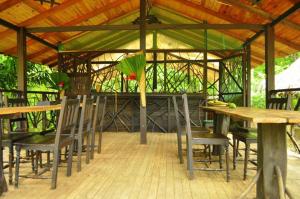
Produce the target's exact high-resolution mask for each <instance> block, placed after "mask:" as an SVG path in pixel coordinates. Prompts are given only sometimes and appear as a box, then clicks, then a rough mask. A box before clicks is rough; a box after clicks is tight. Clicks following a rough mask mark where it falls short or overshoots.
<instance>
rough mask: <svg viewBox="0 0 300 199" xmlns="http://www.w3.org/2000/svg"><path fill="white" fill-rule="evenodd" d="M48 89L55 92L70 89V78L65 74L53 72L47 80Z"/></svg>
mask: <svg viewBox="0 0 300 199" xmlns="http://www.w3.org/2000/svg"><path fill="white" fill-rule="evenodd" d="M48 83H49V84H50V88H52V89H55V90H68V89H69V88H70V78H69V77H68V75H67V74H66V73H63V72H53V73H51V74H50V78H48Z"/></svg>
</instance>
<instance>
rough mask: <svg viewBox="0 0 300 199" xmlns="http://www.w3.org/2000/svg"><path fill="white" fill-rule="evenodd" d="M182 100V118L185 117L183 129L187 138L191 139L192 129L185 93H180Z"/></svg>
mask: <svg viewBox="0 0 300 199" xmlns="http://www.w3.org/2000/svg"><path fill="white" fill-rule="evenodd" d="M182 100H183V112H184V119H185V130H186V134H187V136H188V139H190V140H191V139H192V130H191V122H190V111H189V106H188V100H187V95H186V94H183V95H182Z"/></svg>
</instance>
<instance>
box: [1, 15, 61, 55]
mask: <svg viewBox="0 0 300 199" xmlns="http://www.w3.org/2000/svg"><path fill="white" fill-rule="evenodd" d="M0 25H3V26H5V27H7V28H9V29H10V30H14V31H19V30H20V27H18V26H16V25H14V24H12V23H10V22H8V21H5V20H3V19H0ZM26 35H27V37H29V38H31V39H34V40H35V41H38V42H39V43H41V44H43V45H45V46H47V47H49V48H53V49H55V50H57V46H56V45H54V44H51V43H49V42H47V41H45V40H43V39H41V38H39V37H37V36H35V35H34V34H31V33H28V32H27V31H26Z"/></svg>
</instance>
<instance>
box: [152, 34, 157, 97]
mask: <svg viewBox="0 0 300 199" xmlns="http://www.w3.org/2000/svg"><path fill="white" fill-rule="evenodd" d="M152 48H153V49H154V50H156V49H157V32H156V31H153V46H152ZM152 89H153V91H156V90H157V52H153V87H152Z"/></svg>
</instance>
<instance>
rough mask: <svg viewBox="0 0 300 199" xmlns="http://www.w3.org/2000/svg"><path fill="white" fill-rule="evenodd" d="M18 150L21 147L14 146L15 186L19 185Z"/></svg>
mask: <svg viewBox="0 0 300 199" xmlns="http://www.w3.org/2000/svg"><path fill="white" fill-rule="evenodd" d="M20 152H21V147H18V146H17V147H16V168H15V187H16V188H18V186H19V169H20Z"/></svg>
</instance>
